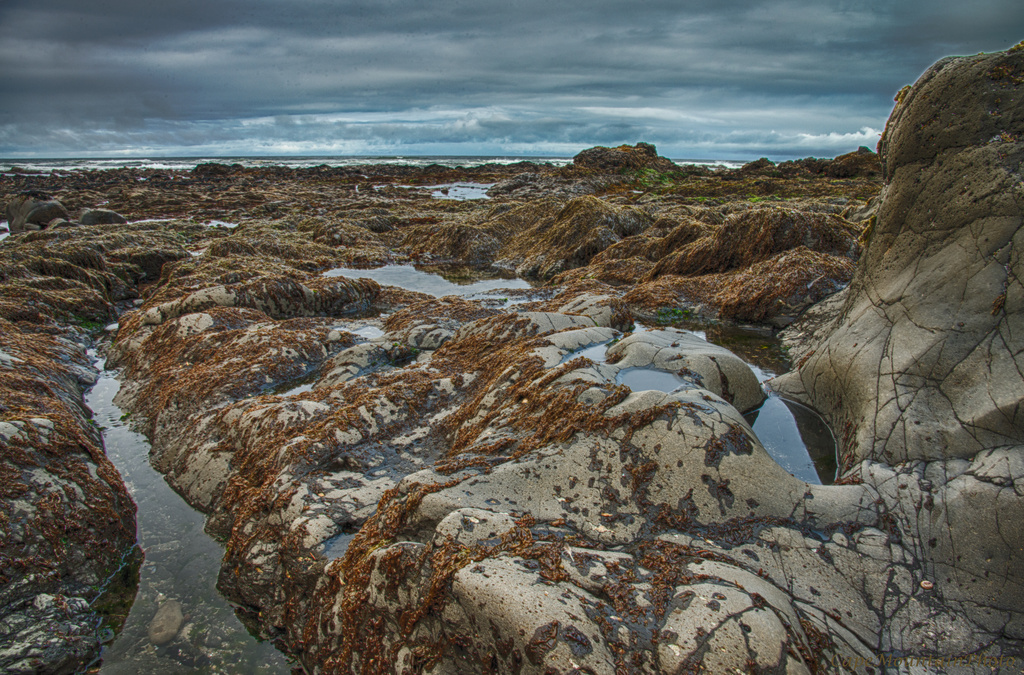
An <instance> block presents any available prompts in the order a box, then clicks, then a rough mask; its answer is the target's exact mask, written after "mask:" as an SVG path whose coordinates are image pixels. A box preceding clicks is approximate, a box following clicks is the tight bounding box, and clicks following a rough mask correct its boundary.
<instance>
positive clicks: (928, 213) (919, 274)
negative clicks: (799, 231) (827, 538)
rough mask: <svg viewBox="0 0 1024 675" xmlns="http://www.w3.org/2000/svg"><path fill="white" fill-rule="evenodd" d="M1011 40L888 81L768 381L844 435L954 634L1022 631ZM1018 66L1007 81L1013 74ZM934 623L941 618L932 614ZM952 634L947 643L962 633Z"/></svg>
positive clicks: (1019, 65)
mask: <svg viewBox="0 0 1024 675" xmlns="http://www.w3.org/2000/svg"><path fill="white" fill-rule="evenodd" d="M1021 73H1024V53H1022V52H1021V51H1020V50H1019V49H1018V50H1017V51H1016V52H1011V53H1005V54H995V55H979V56H975V57H968V58H956V59H945V60H943V61H940V62H938V63H937V64H935V66H933V67H932V68H931V69H930V70H928V71H927V72H926V73H925V74H924V75H923V76H922V77H921V79H920V80H919V81H918V82H917V83H916V84H915V85H914V87H913V88H911V89H909V90H908V91H905V92H901V97H900V100H899V103H898V105H897V107H896V110H895V111H894V112H893V115H892V117H891V118H890V120H889V124H888V125H887V127H886V131H885V135H884V137H883V141H882V144H881V147H882V154H883V158H884V167H885V179H886V186H885V188H884V191H883V194H882V199H881V204H880V206H879V208H878V212H877V216H876V217H875V220H874V223H873V225H872V228H871V232H870V236H869V237H868V242H867V245H866V248H865V251H864V254H863V256H862V257H861V260H860V262H859V263H858V267H857V272H856V275H855V276H854V279H853V283H852V285H851V286H850V288H849V289H848V290H847V291H846V292H845V296H844V297H843V298H842V300H841V301H837V302H836V303H834V314H833V315H832V317H831V319H830V320H827V321H825V322H824V323H820V322H819V323H818V325H817V326H816V327H815V328H814V330H815V335H814V336H813V337H811V338H810V339H806V338H805V339H803V340H800V339H799V333H797V332H796V331H795V332H794V337H795V338H797V342H798V344H799V345H800V346H799V348H798V349H799V351H798V352H797V354H796V355H797V356H798V357H800V358H799V361H798V365H799V368H798V369H797V371H796V372H794V373H792V374H790V375H787V376H785V377H784V378H782V379H781V380H780V381H779V382H778V384H777V385H776V386H777V388H779V389H780V390H782V391H785V392H787V393H789V394H791V395H797V396H801V397H803V398H804V399H805V400H807V401H809V402H811V403H812V404H813V405H814V406H815V407H816V408H818V409H819V410H821V411H823V412H825V413H826V414H827V415H828V416H829V417H830V419H831V421H832V424H833V427H834V428H835V429H837V430H840V431H841V432H842V443H843V449H844V453H843V458H842V459H843V470H844V471H845V472H846V475H847V482H851V483H852V482H860V481H863V483H864V484H870V485H874V486H876V489H878V490H879V492H880V494H881V496H882V499H883V500H884V501H885V503H886V504H887V509H888V510H889V514H890V515H889V518H890V521H891V522H892V523H893V524H894V526H895V527H896V529H898V531H899V532H900V536H901V537H902V538H903V540H904V541H905V542H908V543H910V544H911V545H912V546H914V547H915V548H916V549H917V550H918V553H917V555H918V556H919V560H920V565H921V567H922V569H923V570H924V572H925V574H926V575H927V576H928V577H929V578H930V579H934V580H935V595H936V596H937V597H938V598H941V602H942V605H943V607H944V608H945V609H944V612H943V613H942V614H941V615H939V616H945V617H953V616H955V617H958V618H959V619H960V620H961V621H962V622H963V626H965V627H968V628H969V630H970V631H971V635H972V637H971V638H970V639H969V640H967V643H974V644H978V645H980V644H986V643H987V644H998V643H1000V642H1001V641H1004V640H1012V641H1016V642H1015V644H1016V645H1017V647H1016V649H1019V644H1020V642H1019V641H1020V640H1021V639H1022V638H1024V630H1022V628H1024V623H1022V616H1021V610H1022V608H1024V574H1022V570H1024V568H1022V565H1021V554H1022V545H1024V529H1022V526H1021V523H1024V502H1022V501H1021V498H1020V497H1021V494H1022V492H1024V484H1022V482H1021V480H1022V476H1024V472H1022V467H1024V417H1022V394H1024V377H1022V375H1021V373H1022V364H1024V360H1022V359H1024V356H1022V355H1024V342H1022V339H1024V338H1022V336H1024V313H1022V310H1024V287H1022V285H1021V278H1022V273H1024V264H1022V260H1021V253H1020V251H1021V247H1022V246H1024V228H1022V227H1021V225H1022V218H1024V207H1022V205H1024V182H1022V176H1021V169H1020V166H1021V161H1022V160H1024V144H1022V143H1021V141H1020V140H1019V135H1020V133H1021V130H1022V129H1024V90H1022V88H1021V86H1020V82H1021V77H1020V75H1021ZM1015 78H1016V79H1015ZM944 620H948V619H944ZM963 639H964V638H959V639H958V640H957V642H956V644H957V646H958V648H959V647H961V646H966V643H965V642H963V641H962V640H963Z"/></svg>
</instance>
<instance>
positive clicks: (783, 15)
mask: <svg viewBox="0 0 1024 675" xmlns="http://www.w3.org/2000/svg"><path fill="white" fill-rule="evenodd" d="M1022 27H1024V5H1021V3H1019V2H1016V1H1012V2H1011V1H1010V0H978V1H976V2H974V3H971V5H970V7H969V9H968V8H966V6H963V5H960V4H955V3H952V2H949V1H948V0H937V1H936V2H929V3H924V2H921V1H920V0H906V1H903V2H900V3H892V2H881V1H880V0H862V1H858V2H853V1H852V0H838V1H836V2H829V3H821V2H819V1H817V0H769V1H767V2H760V3H754V2H748V1H740V0H721V1H720V2H717V3H704V2H701V3H698V2H693V1H691V0H648V1H646V2H632V3H623V2H621V1H620V0H588V1H586V2H584V1H583V0H565V1H563V2H558V3H553V2H550V1H549V0H512V1H510V2H508V3H467V2H463V1H460V0H435V1H434V2H431V3H423V2H419V1H413V0H373V1H372V2H371V1H369V0H361V1H352V0H341V1H334V0H288V1H287V2H286V1H284V0H247V1H245V2H243V1H241V0H221V1H218V2H215V3H210V2H198V1H193V0H164V1H163V2H161V3H157V4H154V3H139V2H136V1H133V2H128V1H127V0H94V1H93V2H88V3H82V2H80V1H78V0H76V1H74V2H72V1H71V0H49V1H48V2H44V3H40V2H29V1H27V0H6V1H5V3H3V4H0V90H2V91H4V92H5V97H4V105H3V106H0V155H6V156H65V155H71V154H76V155H89V156H98V155H102V154H110V153H122V152H124V151H125V149H126V148H135V149H140V148H145V149H146V152H154V153H155V152H159V153H161V154H179V155H180V154H196V153H199V154H210V153H241V152H246V154H254V153H256V152H259V153H262V154H267V153H273V152H318V151H321V150H322V151H323V152H342V151H345V152H350V151H351V152H355V151H359V152H366V153H374V152H385V151H395V152H412V151H423V152H427V151H431V152H434V151H437V152H458V153H469V154H479V153H487V152H494V151H499V152H512V151H513V149H515V150H514V151H516V152H520V151H521V152H527V151H535V152H553V151H555V150H554V149H559V150H558V152H560V153H561V152H569V153H575V152H576V151H578V150H579V149H582V148H583V147H587V146H588V145H593V144H597V143H603V144H608V143H616V142H635V141H637V140H647V141H651V142H654V143H656V144H658V146H659V150H662V151H667V152H671V153H673V154H674V155H675V156H677V157H680V156H687V155H689V154H690V153H695V152H701V153H708V154H707V155H706V156H718V155H721V154H725V153H733V154H735V155H737V156H741V157H753V156H759V155H761V154H766V153H775V154H776V155H777V156H795V155H797V154H799V153H810V152H812V151H813V152H815V153H822V154H824V153H827V152H832V153H837V152H844V151H848V150H852V149H855V148H856V145H873V144H872V143H866V142H862V141H863V139H864V138H866V137H867V136H870V134H867V132H865V129H871V130H874V129H879V128H881V127H882V125H883V124H884V122H885V118H886V116H887V115H888V113H889V111H890V110H891V106H892V95H893V93H894V92H895V91H896V90H898V89H899V87H901V86H902V85H904V84H907V83H909V82H912V81H913V80H914V79H916V78H917V76H918V75H919V74H920V73H921V72H922V71H923V70H924V69H925V68H926V67H927V66H928V65H930V64H931V63H932V62H933V61H935V60H936V59H938V58H940V57H942V56H944V55H946V54H947V53H951V52H952V53H974V52H977V51H980V50H995V49H1001V48H1005V47H1007V46H1010V45H1011V44H1012V43H1013V42H1015V41H1016V40H1017V39H1019V38H1020V35H1015V33H1017V34H1019V33H1021V30H1020V29H1021V28H1022ZM866 134H867V135H866ZM847 143H848V144H851V145H852V147H845V146H844V147H841V146H843V144H847ZM744 144H746V145H744ZM246 149H249V150H246Z"/></svg>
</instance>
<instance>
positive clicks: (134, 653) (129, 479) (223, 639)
mask: <svg viewBox="0 0 1024 675" xmlns="http://www.w3.org/2000/svg"><path fill="white" fill-rule="evenodd" d="M97 366H98V367H99V368H100V369H101V370H102V367H103V362H102V361H98V362H97ZM119 388H120V384H119V383H118V381H117V380H116V379H114V377H113V376H112V374H111V373H108V372H106V371H103V373H102V376H101V377H100V379H99V381H98V382H97V383H96V385H95V386H93V388H92V389H90V390H89V392H88V393H87V394H86V396H85V402H86V405H88V406H89V408H90V409H91V410H92V411H93V412H94V415H93V419H94V420H95V422H96V424H98V425H99V426H100V428H101V429H102V431H103V443H104V446H105V447H106V451H107V456H108V457H109V458H110V460H111V461H112V462H113V463H114V465H115V466H116V467H117V469H118V471H119V472H120V473H121V476H122V478H123V479H124V482H125V485H127V487H128V491H129V492H130V493H131V495H132V498H133V499H134V500H135V503H136V505H137V506H138V514H137V523H138V541H139V544H140V545H141V546H142V548H143V550H144V551H145V561H144V563H143V564H142V569H141V574H140V580H139V587H138V588H139V590H138V595H137V596H136V598H135V603H134V605H132V607H131V611H130V613H129V614H128V618H127V620H126V621H125V624H124V629H123V630H122V631H121V633H120V634H119V635H118V636H117V638H116V639H115V640H114V641H113V642H112V643H111V644H110V645H108V646H107V647H105V648H104V650H103V655H102V657H103V663H102V665H101V666H100V669H99V672H100V673H104V674H115V673H116V674H120V673H131V674H132V675H134V674H135V673H223V672H232V673H261V674H266V675H275V674H282V675H283V674H285V673H289V672H290V670H291V666H290V665H289V663H288V661H287V659H286V658H285V657H284V655H283V654H281V652H279V651H278V650H277V649H275V648H274V647H273V646H272V645H271V644H269V643H266V642H259V641H257V640H256V639H255V638H253V637H252V636H251V635H249V633H248V631H247V630H246V629H245V627H244V626H243V625H242V623H241V622H240V621H239V620H238V617H237V616H236V615H235V612H234V609H233V607H232V606H231V605H230V604H229V603H228V602H227V601H226V600H225V599H224V598H223V597H222V596H221V595H220V593H219V592H218V591H217V589H216V583H217V577H218V575H219V573H220V562H221V558H222V557H223V555H224V548H223V546H221V544H219V543H217V542H216V541H215V540H214V539H213V538H212V537H210V536H209V535H208V534H206V532H205V531H204V530H203V525H204V517H203V515H202V514H201V513H199V512H198V511H195V510H194V509H192V508H191V507H190V506H189V505H188V504H187V503H185V501H184V500H183V499H182V498H181V497H179V496H178V495H177V494H176V493H175V492H174V491H173V490H171V488H170V487H169V486H168V485H167V483H166V482H165V481H164V478H163V476H161V475H160V474H159V473H157V471H156V470H155V469H154V468H153V467H152V466H151V465H150V463H149V443H148V442H147V441H146V439H145V437H144V436H142V435H141V434H138V433H136V432H134V431H132V430H131V429H130V428H129V427H128V426H127V425H126V424H125V421H124V420H122V414H121V410H120V409H119V408H118V407H117V406H115V405H114V403H113V399H114V396H115V395H116V394H117V391H118V389H119ZM161 608H163V609H164V614H165V615H167V617H169V619H168V621H167V622H165V626H164V629H165V633H169V634H170V637H168V639H167V640H166V642H163V641H162V639H158V640H157V641H160V642H162V643H161V644H159V645H158V644H155V643H154V639H153V637H152V636H151V629H152V624H151V622H152V621H153V620H154V618H155V616H156V614H157V613H158V611H160V610H161ZM179 611H180V613H179ZM165 618H166V617H165ZM157 637H158V638H159V636H157Z"/></svg>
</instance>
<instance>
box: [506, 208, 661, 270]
mask: <svg viewBox="0 0 1024 675" xmlns="http://www.w3.org/2000/svg"><path fill="white" fill-rule="evenodd" d="M653 222H654V219H653V218H651V217H650V216H649V215H648V214H647V213H645V212H643V211H641V210H639V209H636V208H633V207H616V206H613V205H611V204H608V203H606V202H604V201H602V200H600V199H597V198H595V197H578V198H576V199H572V200H570V201H569V202H568V203H567V204H566V205H565V206H564V207H563V208H562V209H561V210H560V211H558V212H557V214H555V215H553V216H548V217H542V218H541V219H540V220H538V221H537V222H535V223H534V224H532V225H531V226H530V227H529V228H528V229H525V230H523V231H521V232H519V233H517V235H516V236H515V237H514V238H513V239H512V240H511V241H509V242H508V243H506V244H505V245H503V246H502V247H501V249H500V250H499V251H498V257H499V260H498V263H497V264H499V265H503V266H507V267H513V266H514V267H515V270H516V274H518V275H519V276H522V277H539V278H541V279H548V278H550V277H552V276H554V275H556V274H558V273H560V272H563V271H565V270H569V269H573V268H576V267H583V266H585V265H587V264H588V263H589V262H590V260H591V259H592V258H593V257H594V256H595V255H597V254H598V253H600V252H601V251H603V250H605V249H606V248H608V247H609V246H611V245H612V244H615V243H616V242H618V241H621V240H622V239H623V238H625V237H629V236H632V235H635V234H639V233H641V232H643V231H644V230H645V229H647V228H648V227H650V226H651V224H652V223H653Z"/></svg>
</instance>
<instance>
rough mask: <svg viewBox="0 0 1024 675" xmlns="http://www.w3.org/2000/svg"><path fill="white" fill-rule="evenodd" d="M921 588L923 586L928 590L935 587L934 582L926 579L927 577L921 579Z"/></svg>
mask: <svg viewBox="0 0 1024 675" xmlns="http://www.w3.org/2000/svg"><path fill="white" fill-rule="evenodd" d="M921 588H923V589H924V590H926V591H930V590H932V589H933V588H935V584H933V583H932V582H930V581H928V580H927V579H924V580H922V581H921Z"/></svg>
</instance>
